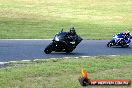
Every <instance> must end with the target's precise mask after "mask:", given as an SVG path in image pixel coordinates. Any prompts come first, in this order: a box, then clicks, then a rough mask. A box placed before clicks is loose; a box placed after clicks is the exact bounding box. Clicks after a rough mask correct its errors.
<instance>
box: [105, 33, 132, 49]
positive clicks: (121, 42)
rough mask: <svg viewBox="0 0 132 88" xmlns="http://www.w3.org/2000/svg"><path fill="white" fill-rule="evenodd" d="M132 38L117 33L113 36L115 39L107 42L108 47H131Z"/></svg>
mask: <svg viewBox="0 0 132 88" xmlns="http://www.w3.org/2000/svg"><path fill="white" fill-rule="evenodd" d="M130 42H131V40H130V38H129V37H128V36H124V35H122V34H116V35H114V36H113V39H112V40H111V41H109V42H108V43H107V47H111V46H121V47H126V48H127V47H129V45H130Z"/></svg>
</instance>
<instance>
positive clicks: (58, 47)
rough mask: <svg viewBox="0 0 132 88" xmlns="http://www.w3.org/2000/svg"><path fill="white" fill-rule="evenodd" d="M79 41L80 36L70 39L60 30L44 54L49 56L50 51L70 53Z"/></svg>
mask: <svg viewBox="0 0 132 88" xmlns="http://www.w3.org/2000/svg"><path fill="white" fill-rule="evenodd" d="M81 41H82V38H81V37H80V36H76V37H70V36H68V35H67V32H63V29H62V30H61V32H59V33H57V34H56V35H55V36H54V38H53V40H52V43H50V44H49V45H48V46H47V47H46V48H45V49H44V52H45V53H46V54H50V53H51V52H52V51H55V52H66V53H70V52H72V51H73V50H74V49H75V48H76V46H77V45H78V44H79V43H80V42H81Z"/></svg>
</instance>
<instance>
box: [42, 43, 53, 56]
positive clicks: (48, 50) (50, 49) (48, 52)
mask: <svg viewBox="0 0 132 88" xmlns="http://www.w3.org/2000/svg"><path fill="white" fill-rule="evenodd" d="M44 52H45V53H46V54H50V53H51V52H52V44H50V45H48V46H47V47H46V48H45V50H44Z"/></svg>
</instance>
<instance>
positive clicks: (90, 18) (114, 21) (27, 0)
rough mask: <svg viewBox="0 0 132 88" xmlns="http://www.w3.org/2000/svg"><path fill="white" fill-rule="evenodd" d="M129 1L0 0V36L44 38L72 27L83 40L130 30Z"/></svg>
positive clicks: (131, 21)
mask: <svg viewBox="0 0 132 88" xmlns="http://www.w3.org/2000/svg"><path fill="white" fill-rule="evenodd" d="M131 8H132V1H131V0H107V1H106V0H61V1H59V0H19V1H18V0H0V38H1V39H10V38H11V39H16V38H17V39H25V38H28V39H34V38H35V39H47V38H50V39H51V38H52V37H53V35H55V34H56V33H57V32H59V31H60V29H61V28H62V27H63V28H64V29H65V31H67V29H69V27H71V26H75V28H77V32H78V33H79V35H80V36H82V37H83V38H84V39H111V37H112V35H113V34H115V33H118V32H122V31H124V29H125V28H127V29H129V30H130V31H131V32H132V26H131V25H132V19H130V18H132V10H131Z"/></svg>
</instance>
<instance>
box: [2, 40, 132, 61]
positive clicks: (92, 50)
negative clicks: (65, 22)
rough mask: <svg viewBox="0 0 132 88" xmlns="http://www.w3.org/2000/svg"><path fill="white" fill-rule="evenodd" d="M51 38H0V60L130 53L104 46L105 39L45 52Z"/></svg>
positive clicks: (130, 51)
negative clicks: (63, 50)
mask: <svg viewBox="0 0 132 88" xmlns="http://www.w3.org/2000/svg"><path fill="white" fill-rule="evenodd" d="M50 42H52V41H51V40H0V62H6V61H16V60H17V61H19V60H33V59H48V58H62V57H77V56H100V55H131V54H132V45H130V48H120V47H113V48H108V47H106V44H107V42H108V41H107V40H83V41H82V42H81V43H80V44H79V45H78V46H77V48H76V49H75V50H74V51H73V52H72V53H70V54H66V53H55V52H52V53H51V54H45V53H44V52H43V50H44V48H45V47H46V46H47V45H48V44H49V43H50Z"/></svg>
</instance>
